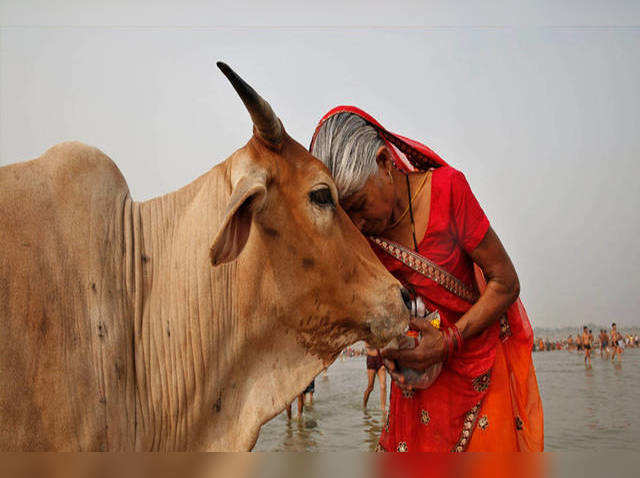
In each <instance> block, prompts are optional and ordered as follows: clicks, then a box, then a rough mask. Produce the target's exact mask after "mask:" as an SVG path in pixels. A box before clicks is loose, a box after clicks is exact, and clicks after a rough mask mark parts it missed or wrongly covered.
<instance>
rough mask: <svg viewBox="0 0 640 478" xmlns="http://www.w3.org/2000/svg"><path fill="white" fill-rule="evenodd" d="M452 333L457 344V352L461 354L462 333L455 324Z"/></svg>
mask: <svg viewBox="0 0 640 478" xmlns="http://www.w3.org/2000/svg"><path fill="white" fill-rule="evenodd" d="M451 332H452V335H453V338H454V340H455V342H456V352H460V350H462V342H463V340H462V334H461V333H460V329H458V327H456V326H455V324H454V325H453V326H452V327H451Z"/></svg>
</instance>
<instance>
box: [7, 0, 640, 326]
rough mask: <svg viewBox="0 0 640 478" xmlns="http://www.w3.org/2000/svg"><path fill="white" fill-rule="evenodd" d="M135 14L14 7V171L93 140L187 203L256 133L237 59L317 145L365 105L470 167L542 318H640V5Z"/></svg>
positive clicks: (183, 5) (298, 5) (183, 9)
mask: <svg viewBox="0 0 640 478" xmlns="http://www.w3.org/2000/svg"><path fill="white" fill-rule="evenodd" d="M59 3H64V5H60V4H59ZM128 3H131V2H118V1H112V2H110V3H109V4H108V5H109V6H108V7H105V6H104V5H105V2H96V1H86V0H85V1H82V2H80V1H68V2H50V1H29V0H22V1H15V2H9V1H5V0H0V24H1V25H2V27H1V30H0V165H4V164H9V163H13V162H16V161H22V160H26V159H31V158H34V157H36V156H38V155H40V154H41V153H42V152H43V151H45V150H46V149H47V148H48V147H50V146H52V145H53V144H55V143H57V142H60V141H63V140H69V139H76V140H80V141H83V142H85V143H88V144H91V145H94V146H97V147H99V148H101V149H102V150H103V151H104V152H106V153H107V154H108V155H109V156H110V157H111V158H112V159H113V160H114V161H115V162H116V163H117V164H118V166H119V167H120V169H121V170H122V172H123V173H124V175H125V177H126V178H127V181H128V183H129V187H130V189H131V192H132V194H133V196H134V198H135V199H137V200H143V199H148V198H150V197H153V196H157V195H160V194H164V193H167V192H169V191H172V190H175V189H177V188H178V187H181V186H183V185H185V184H186V183H188V182H190V181H191V180H193V179H194V178H196V177H197V176H199V175H201V174H202V173H204V172H205V171H206V170H208V169H209V168H210V167H211V166H213V165H214V164H216V163H217V162H220V161H222V160H224V159H225V158H227V157H228V156H229V155H230V154H231V153H232V152H233V151H234V150H235V149H237V148H239V147H240V146H242V145H243V144H244V143H245V142H246V141H247V139H248V138H249V136H250V133H251V128H250V120H249V117H248V115H247V114H246V112H245V110H244V108H243V107H242V105H241V103H240V101H239V99H238V98H237V96H236V95H235V94H234V93H233V90H232V89H231V87H230V85H229V84H228V83H227V81H226V80H225V78H224V77H223V76H222V74H221V73H220V72H219V71H218V70H217V68H215V61H216V60H219V59H222V60H225V61H227V62H228V63H229V64H230V65H231V66H232V67H234V68H235V69H236V70H237V71H238V73H240V74H241V75H242V76H243V77H244V78H245V79H246V80H247V81H249V82H250V83H251V84H252V85H253V86H254V87H255V88H256V89H257V90H258V91H259V92H260V93H262V94H263V96H265V97H266V98H267V99H268V100H269V101H270V102H271V104H272V106H273V107H274V109H275V110H276V112H277V113H278V115H279V116H280V118H281V119H282V120H283V122H284V125H285V127H286V128H287V130H288V132H289V133H290V134H291V135H292V136H293V137H294V138H295V139H297V140H298V141H300V142H301V143H302V144H304V145H305V146H306V145H308V141H309V138H310V136H311V134H312V132H313V129H314V127H315V124H316V122H317V120H318V119H319V118H320V117H321V116H322V114H324V113H325V112H326V111H327V110H328V109H329V108H330V107H332V106H334V105H336V104H341V103H347V104H355V105H358V106H360V107H362V108H363V109H365V110H366V111H368V112H370V113H371V114H372V115H373V116H374V117H376V118H377V119H379V120H380V121H381V122H382V124H384V125H385V126H386V127H387V128H389V129H390V130H392V131H395V132H398V133H401V134H403V135H406V136H409V137H411V138H414V139H417V140H420V141H422V142H424V143H426V144H428V145H429V146H431V147H432V148H433V149H435V150H436V151H437V152H439V153H440V154H441V155H442V156H443V157H444V158H445V159H446V160H447V161H448V162H449V163H450V164H452V165H453V166H454V167H456V168H458V169H460V170H462V171H463V172H464V173H465V174H466V176H467V178H468V180H469V183H470V184H471V187H472V189H473V190H474V192H475V194H476V196H477V197H478V199H479V200H480V203H481V204H482V205H483V207H484V209H485V211H486V213H487V215H488V216H489V218H490V220H491V222H492V224H493V226H494V228H495V229H496V231H497V232H498V234H499V236H500V237H501V239H502V240H503V242H504V244H505V246H506V248H507V250H508V252H509V253H510V255H511V257H512V259H513V261H514V263H515V265H516V268H517V270H518V273H519V275H520V279H521V283H522V298H523V301H524V302H525V305H526V307H527V309H528V311H529V314H530V316H531V319H532V321H533V323H534V325H539V326H553V325H561V326H564V325H573V324H579V323H582V322H595V323H602V324H605V323H610V322H611V321H612V320H615V321H616V322H618V323H621V324H622V325H623V326H624V325H625V324H626V325H640V313H639V312H640V270H639V269H640V253H639V252H638V248H639V245H638V238H639V237H640V220H639V213H638V211H639V209H640V185H639V183H640V165H639V160H640V94H639V92H638V87H639V85H640V27H639V25H640V2H620V1H607V2H593V1H564V2H557V1H535V2H490V1H489V2H475V3H478V4H481V7H474V3H473V2H459V3H458V5H459V6H458V8H455V9H452V8H450V6H449V2H444V1H442V2H424V1H421V2H418V1H415V2H406V1H405V2H402V1H395V2H380V3H376V2H370V1H369V2H364V1H358V2H338V1H325V2H315V3H314V6H313V7H311V6H309V5H308V4H309V2H304V1H296V2H242V1H233V2H217V3H216V2H197V1H191V2H187V1H183V2H168V1H161V2H157V3H156V4H155V6H154V7H153V8H151V7H150V6H149V5H150V3H151V2H137V4H136V5H135V6H131V5H128ZM265 3H270V4H271V5H272V6H271V7H269V8H268V9H267V8H266V7H264V6H260V5H264V4H265ZM392 3H393V6H391V4H392ZM513 3H518V4H519V5H518V8H517V9H514V7H512V6H510V5H511V4H513ZM558 3H562V5H557V4H558ZM251 4H253V7H252V6H251ZM345 4H346V5H345ZM177 5H180V6H177ZM273 5H275V6H273Z"/></svg>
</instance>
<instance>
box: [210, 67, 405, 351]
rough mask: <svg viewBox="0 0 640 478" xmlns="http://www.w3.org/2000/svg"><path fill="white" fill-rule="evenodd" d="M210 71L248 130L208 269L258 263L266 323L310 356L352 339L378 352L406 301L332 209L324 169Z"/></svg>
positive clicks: (255, 101)
mask: <svg viewBox="0 0 640 478" xmlns="http://www.w3.org/2000/svg"><path fill="white" fill-rule="evenodd" d="M218 67H219V68H220V69H221V70H222V72H223V73H224V74H225V76H226V77H227V78H228V79H229V81H230V82H231V84H232V85H233V87H234V88H235V90H236V92H237V93H238V95H239V96H240V98H241V99H242V101H243V103H244V105H245V106H246V108H247V110H248V111H249V114H250V115H251V118H252V121H253V126H254V128H253V136H252V138H251V140H250V141H249V143H248V144H247V145H246V146H245V147H244V148H242V149H240V150H238V151H237V152H236V153H235V154H234V155H233V156H232V157H231V163H230V169H229V173H228V177H229V182H230V184H231V188H232V192H231V197H230V199H229V203H228V206H227V210H226V213H225V215H224V219H223V221H222V224H221V226H220V229H219V231H218V233H217V235H216V237H215V240H214V242H213V244H212V247H211V254H210V256H211V262H212V264H213V265H214V266H216V265H219V264H222V263H225V262H230V261H235V260H237V259H238V258H239V257H242V256H244V255H247V254H250V255H254V256H260V257H261V260H262V263H261V264H262V265H261V267H263V268H264V270H263V272H262V274H263V277H262V280H261V285H260V287H261V288H262V292H264V293H262V294H261V297H266V298H267V299H266V300H268V301H270V303H269V304H266V307H267V310H268V311H269V314H270V315H273V316H277V317H281V318H282V320H284V321H285V322H286V325H287V326H288V327H290V328H291V329H293V330H295V332H296V334H297V337H298V339H299V340H300V341H301V342H302V343H303V344H304V346H305V347H306V348H307V349H308V350H310V351H312V352H315V353H317V354H318V355H321V356H325V357H329V356H331V355H335V354H336V353H337V352H338V351H339V350H340V349H341V348H342V347H344V346H346V345H348V344H349V343H352V342H354V341H356V340H360V339H364V340H367V341H368V342H369V343H371V344H372V345H374V346H382V345H384V344H386V343H387V342H388V341H389V340H391V339H392V338H393V337H395V336H398V335H400V334H402V333H403V332H404V331H405V330H406V328H407V323H408V322H407V321H408V316H409V312H408V309H407V305H406V301H407V298H406V291H404V289H403V288H402V287H401V285H400V284H399V283H398V281H396V280H395V279H394V278H393V277H392V276H391V275H390V274H389V273H388V272H387V271H386V269H385V268H384V267H383V266H382V264H381V263H380V262H379V260H378V259H377V257H376V256H375V254H374V253H373V251H372V250H371V248H370V246H369V244H368V242H367V240H366V239H365V238H364V236H362V234H361V233H360V232H359V231H358V229H357V228H356V227H355V226H354V224H353V223H352V222H351V220H350V219H349V217H348V216H347V215H346V213H345V212H344V211H343V210H342V209H341V208H340V205H339V204H338V195H337V191H336V187H335V185H334V182H333V180H332V178H331V176H330V174H329V171H328V170H327V168H326V167H325V166H324V165H323V164H322V163H321V162H320V161H319V160H317V159H316V158H314V157H313V156H312V155H311V154H310V153H309V152H308V151H307V150H306V149H305V148H304V147H303V146H302V145H300V144H299V143H297V142H296V141H294V140H293V139H291V138H290V137H289V136H288V135H287V133H286V132H285V130H284V128H283V126H282V123H281V122H280V120H279V119H278V118H277V117H276V115H275V114H274V112H273V110H272V109H271V107H270V106H269V104H268V103H267V102H266V101H265V100H264V99H262V98H261V97H260V96H259V95H258V94H257V93H256V92H255V91H254V90H253V88H251V87H250V86H249V85H248V84H247V83H245V82H244V81H243V80H242V79H241V78H240V77H239V76H238V75H237V74H236V73H235V72H234V71H233V70H231V68H229V67H228V66H227V65H226V64H224V63H218ZM248 249H251V251H249V250H248ZM265 289H266V290H265Z"/></svg>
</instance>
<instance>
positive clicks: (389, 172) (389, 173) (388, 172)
mask: <svg viewBox="0 0 640 478" xmlns="http://www.w3.org/2000/svg"><path fill="white" fill-rule="evenodd" d="M387 174H388V175H389V178H391V170H390V169H387Z"/></svg>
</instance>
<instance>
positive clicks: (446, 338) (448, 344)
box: [442, 328, 453, 362]
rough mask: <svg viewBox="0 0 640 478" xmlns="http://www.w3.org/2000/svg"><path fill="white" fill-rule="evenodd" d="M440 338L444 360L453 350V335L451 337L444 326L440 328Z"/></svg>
mask: <svg viewBox="0 0 640 478" xmlns="http://www.w3.org/2000/svg"><path fill="white" fill-rule="evenodd" d="M442 340H443V345H444V357H443V359H442V361H443V362H446V361H447V360H448V359H449V357H450V356H451V355H452V352H453V337H451V331H450V330H449V329H448V328H446V329H442Z"/></svg>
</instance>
